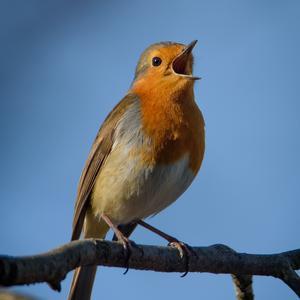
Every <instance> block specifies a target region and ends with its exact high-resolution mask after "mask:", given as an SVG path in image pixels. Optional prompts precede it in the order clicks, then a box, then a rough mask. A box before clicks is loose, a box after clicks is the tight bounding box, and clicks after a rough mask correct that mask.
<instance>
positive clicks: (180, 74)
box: [135, 41, 198, 83]
mask: <svg viewBox="0 0 300 300" xmlns="http://www.w3.org/2000/svg"><path fill="white" fill-rule="evenodd" d="M195 44H196V41H193V42H192V43H190V44H189V45H187V46H186V45H183V44H178V43H159V44H154V45H152V46H150V47H149V48H147V49H146V50H145V51H144V53H143V54H142V55H141V58H140V60H139V62H138V65H137V67H136V72H135V82H137V81H139V80H141V79H142V80H147V81H148V82H149V81H156V82H157V81H165V80H167V81H168V82H169V83H170V82H172V81H178V80H191V81H194V80H195V79H198V78H197V77H193V76H192V71H193V55H192V53H191V52H192V49H193V47H194V46H195Z"/></svg>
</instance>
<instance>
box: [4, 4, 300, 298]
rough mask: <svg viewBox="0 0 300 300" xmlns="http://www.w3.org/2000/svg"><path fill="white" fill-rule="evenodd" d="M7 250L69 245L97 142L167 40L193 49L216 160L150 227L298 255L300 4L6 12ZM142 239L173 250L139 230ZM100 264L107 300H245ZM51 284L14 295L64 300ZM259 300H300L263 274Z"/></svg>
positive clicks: (100, 290) (98, 292)
mask: <svg viewBox="0 0 300 300" xmlns="http://www.w3.org/2000/svg"><path fill="white" fill-rule="evenodd" d="M0 6H1V7H0V24H1V26H0V43H1V47H0V54H1V55H0V140H1V147H0V154H1V155H0V165H1V168H0V185H1V188H0V240H1V245H0V253H2V254H10V255H29V254H36V253H40V252H43V251H47V250H50V249H52V248H54V247H57V246H59V245H61V244H64V243H66V242H68V241H69V238H70V234H71V223H72V217H73V206H74V201H75V194H76V188H77V183H78V180H79V176H80V173H81V170H82V168H83V165H84V162H85V160H86V157H87V155H88V152H89V149H90V146H91V143H92V141H93V139H94V137H95V135H96V133H97V130H98V128H99V126H100V124H101V123H102V121H103V120H104V118H105V116H106V115H107V113H108V112H109V111H110V110H111V109H112V107H113V106H114V105H115V104H116V103H117V102H118V101H119V100H120V99H121V98H122V97H123V96H124V94H125V93H126V91H127V89H128V88H129V85H130V83H131V80H132V78H133V72H134V68H135V65H136V62H137V60H138V57H139V55H140V53H141V52H142V51H143V50H144V48H146V47H147V46H148V45H149V44H151V43H154V42H158V41H165V40H171V41H177V42H183V43H188V42H190V41H191V40H193V39H198V40H199V42H198V45H197V47H196V48H195V50H194V55H195V74H196V75H197V76H201V77H203V80H202V81H200V82H198V83H197V84H196V87H195V93H196V96H197V102H198V104H199V106H200V107H201V109H202V111H203V114H204V117H205V120H206V134H207V137H206V141H207V147H206V154H205V160H204V163H203V167H202V169H201V172H200V173H199V175H198V177H197V179H196V180H195V181H194V183H193V185H192V186H191V188H190V189H189V190H188V191H187V192H186V193H185V194H184V195H183V196H182V197H181V199H180V200H179V201H177V202H176V203H175V204H174V205H172V206H171V207H169V208H168V209H166V210H165V211H164V212H162V213H160V214H159V215H157V216H156V217H155V218H153V219H151V220H150V223H151V224H153V225H155V226H157V227H158V228H160V229H163V230H164V231H166V232H168V233H170V234H172V235H175V236H176V237H178V238H179V239H182V240H184V241H186V242H188V243H189V244H191V245H199V246H200V245H201V246H206V245H211V244H214V243H225V244H227V245H229V246H231V247H233V248H234V249H236V250H237V251H241V252H250V253H275V252H281V251H286V250H290V249H294V248H299V244H300V238H299V228H300V224H299V223H300V222H299V211H300V204H299V195H300V182H299V179H300V159H299V153H300V134H299V132H300V117H299V114H300V97H299V96H300V82H299V70H300V58H299V57H300V35H299V28H300V2H299V1H298V0H294V1H293V0H288V1H244V0H242V1H241V0H230V1H214V0H212V1H197V0H190V1H179V0H176V1H158V0H153V1H137V0H136V1H65V2H64V1H58V0H51V1H50V0H49V1H38V0H35V1H33V0H27V1H16V0H3V1H1V4H0ZM133 239H134V240H135V241H136V242H137V243H145V244H160V245H163V244H165V242H164V241H163V240H161V239H160V238H159V237H156V236H154V235H153V234H151V233H148V232H146V231H145V230H143V229H138V230H137V231H136V233H135V234H134V235H133ZM122 272H123V270H121V269H114V268H101V270H100V269H99V271H98V274H97V279H96V283H95V286H94V294H93V295H94V299H100V298H101V299H104V298H107V297H109V299H119V298H121V297H122V298H123V299H129V298H130V299H132V300H135V299H145V300H147V299H151V300H152V299H173V300H177V299H178V300H179V299H183V297H184V298H188V299H193V298H197V299H234V289H233V285H232V284H231V278H230V276H228V275H212V274H189V275H188V276H186V277H185V278H183V279H182V278H180V277H179V274H160V273H154V272H140V271H134V270H131V271H130V272H129V273H128V274H127V275H126V276H123V275H122ZM71 276H72V274H69V275H68V277H67V278H66V280H65V281H64V282H63V284H62V288H63V290H62V292H61V293H56V292H53V291H52V290H50V289H49V287H48V286H47V285H46V284H37V285H34V286H33V285H31V286H28V287H17V288H15V290H17V291H21V292H25V293H28V294H31V295H35V296H37V297H40V299H46V300H50V299H51V300H52V299H65V298H66V295H67V293H68V290H69V285H70V281H71ZM254 288H255V294H256V296H257V298H256V299H297V297H296V296H295V295H294V294H293V293H292V292H291V291H290V290H289V288H288V287H287V286H285V285H284V284H283V283H281V282H280V281H279V280H276V279H274V278H266V277H255V278H254Z"/></svg>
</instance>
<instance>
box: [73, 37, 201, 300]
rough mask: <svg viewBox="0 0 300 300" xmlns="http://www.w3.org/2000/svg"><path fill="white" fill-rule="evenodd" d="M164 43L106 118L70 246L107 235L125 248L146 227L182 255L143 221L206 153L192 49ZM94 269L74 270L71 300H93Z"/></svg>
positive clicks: (173, 194) (171, 196)
mask: <svg viewBox="0 0 300 300" xmlns="http://www.w3.org/2000/svg"><path fill="white" fill-rule="evenodd" d="M196 43H197V40H195V41H192V42H191V43H189V44H188V45H186V44H182V43H176V42H159V43H155V44H152V45H150V46H149V47H148V48H146V50H145V51H144V52H143V53H142V54H141V56H140V59H139V61H138V64H137V66H136V69H135V74H134V79H133V81H132V84H131V86H130V88H129V90H128V92H127V93H126V95H125V97H124V98H123V99H122V100H121V101H120V102H119V103H118V104H117V105H116V106H115V107H114V108H113V110H112V111H111V112H110V113H109V114H108V116H107V117H106V119H105V120H104V122H103V124H102V126H101V127H100V129H99V131H98V134H97V135H96V138H95V140H94V143H93V145H92V147H91V150H90V153H89V156H88V158H87V161H86V164H85V167H84V169H83V171H82V174H81V177H80V180H79V184H78V191H77V199H76V203H75V212H74V219H73V231H72V238H71V240H77V239H79V238H80V237H81V235H82V236H83V238H101V239H104V238H105V236H106V234H107V232H108V231H109V229H112V230H113V232H114V234H115V239H116V240H118V241H119V242H121V243H122V244H123V246H124V248H125V249H127V250H128V249H130V247H132V243H131V241H130V240H129V239H128V237H129V235H130V234H131V233H132V231H133V230H134V229H135V227H136V226H137V225H141V226H143V227H145V228H147V229H149V230H151V231H153V232H155V233H157V234H158V235H160V236H162V237H163V238H165V239H166V240H167V241H168V242H169V243H171V244H172V245H173V246H175V247H176V248H177V249H178V250H179V251H180V253H181V254H182V253H183V252H184V251H188V250H187V247H185V246H186V244H184V243H183V242H180V241H179V240H177V239H176V238H174V237H172V236H171V235H168V234H166V233H164V232H162V231H160V230H159V229H157V228H154V227H153V226H151V225H150V224H148V223H146V222H145V219H146V218H148V217H150V216H154V215H156V214H158V213H159V212H160V211H162V210H163V209H165V208H166V207H167V206H169V205H170V204H171V203H173V202H174V201H175V200H176V199H177V198H178V197H180V196H181V195H182V193H183V192H184V191H185V190H186V189H187V188H188V187H189V186H190V184H191V183H192V181H193V180H194V178H195V176H196V175H197V173H198V171H199V169H200V167H201V164H202V160H203V157H204V149H205V123H204V118H203V115H202V112H201V111H200V109H199V108H198V106H197V104H196V101H195V97H194V84H195V81H196V80H198V79H200V78H199V77H196V76H193V61H194V59H193V54H192V50H193V48H194V46H195V45H196ZM96 268H97V266H82V267H79V268H77V269H76V270H75V273H74V276H73V281H72V284H71V288H70V293H69V297H68V300H79V299H80V300H89V299H90V297H91V292H92V287H93V281H94V277H95V274H96Z"/></svg>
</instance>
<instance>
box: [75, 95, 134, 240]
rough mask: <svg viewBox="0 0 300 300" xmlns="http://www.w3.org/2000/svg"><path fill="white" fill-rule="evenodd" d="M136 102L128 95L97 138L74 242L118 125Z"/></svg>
mask: <svg viewBox="0 0 300 300" xmlns="http://www.w3.org/2000/svg"><path fill="white" fill-rule="evenodd" d="M136 101H138V98H137V96H136V95H134V94H128V95H126V96H125V97H124V98H123V99H122V100H121V101H120V102H119V104H117V106H116V107H115V108H114V109H113V110H112V111H111V113H110V114H109V115H108V116H107V118H106V119H105V121H104V123H103V125H102V126H101V128H100V130H99V132H98V134H97V136H96V139H95V141H94V143H93V146H92V149H91V152H90V154H89V156H88V159H87V161H86V164H85V167H84V169H83V171H82V175H81V177H80V181H79V185H78V191H77V199H76V204H75V214H74V219H73V232H72V241H73V240H77V239H79V237H80V234H81V231H82V226H83V222H84V217H85V213H86V210H87V208H88V205H89V196H90V194H91V191H92V189H93V186H94V183H95V180H96V177H97V175H98V173H99V170H100V169H101V166H102V165H103V162H104V161H105V159H106V157H107V156H108V155H109V154H110V151H111V148H112V145H113V143H114V132H115V128H116V125H117V123H118V121H119V120H120V118H121V117H122V115H123V114H124V112H125V111H126V109H127V108H128V107H129V106H130V105H132V104H133V103H134V102H136Z"/></svg>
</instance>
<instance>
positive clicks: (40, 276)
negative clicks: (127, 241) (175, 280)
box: [0, 239, 300, 299]
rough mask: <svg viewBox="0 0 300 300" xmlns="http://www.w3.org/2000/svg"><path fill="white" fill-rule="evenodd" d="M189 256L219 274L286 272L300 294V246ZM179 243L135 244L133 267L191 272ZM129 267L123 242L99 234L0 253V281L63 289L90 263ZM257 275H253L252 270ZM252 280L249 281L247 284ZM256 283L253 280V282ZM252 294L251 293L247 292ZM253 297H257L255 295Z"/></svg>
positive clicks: (214, 249)
mask: <svg viewBox="0 0 300 300" xmlns="http://www.w3.org/2000/svg"><path fill="white" fill-rule="evenodd" d="M193 252H194V255H192V256H191V257H190V258H189V259H190V261H189V271H190V272H209V273H215V274H221V273H222V274H235V277H236V278H237V279H238V280H240V279H242V278H244V279H245V278H247V277H244V276H240V275H265V276H273V277H276V278H280V279H281V280H282V281H283V282H285V283H286V284H287V285H288V286H289V287H290V288H291V289H292V290H293V291H294V292H295V293H296V294H297V295H298V297H300V277H299V276H298V275H297V273H296V272H295V270H299V269H300V249H297V250H293V251H287V252H282V253H278V254H270V255H259V254H246V253H238V252H235V251H234V250H232V249H231V248H229V247H227V246H225V245H221V244H218V245H212V246H209V247H193ZM184 260H185V259H184V258H183V259H181V258H180V256H179V255H178V252H177V250H176V249H173V248H171V247H157V246H146V245H138V246H137V247H136V248H134V249H133V251H132V255H131V257H130V261H129V267H130V268H132V269H137V270H152V271H158V272H185V268H186V261H184ZM91 264H93V265H95V264H96V265H103V266H110V267H125V266H126V256H125V254H124V251H123V248H122V245H120V244H119V243H117V242H109V241H104V240H98V239H87V240H80V241H74V242H70V243H68V244H66V245H64V246H61V247H59V248H57V249H54V250H52V251H49V252H47V253H44V254H39V255H35V256H24V257H12V256H0V285H2V286H11V285H22V284H30V283H36V282H47V283H48V284H49V285H50V286H51V287H52V288H53V289H54V290H58V291H60V282H61V281H62V280H63V279H64V278H65V277H66V274H67V273H68V272H70V271H71V270H73V269H75V268H77V267H79V266H84V265H91ZM249 279H250V280H251V276H248V279H247V280H248V283H249ZM247 280H246V284H247ZM250 285H251V283H250ZM241 299H247V298H241ZM249 299H251V298H249Z"/></svg>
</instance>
